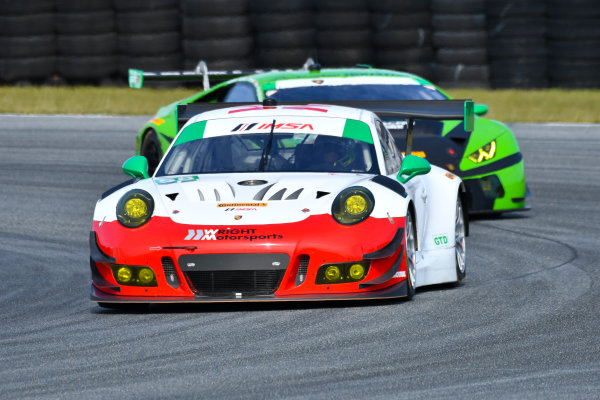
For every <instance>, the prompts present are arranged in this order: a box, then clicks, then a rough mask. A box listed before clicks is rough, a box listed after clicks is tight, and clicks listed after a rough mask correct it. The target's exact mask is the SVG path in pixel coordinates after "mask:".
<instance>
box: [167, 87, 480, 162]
mask: <svg viewBox="0 0 600 400" xmlns="http://www.w3.org/2000/svg"><path fill="white" fill-rule="evenodd" d="M306 104H307V103H306V102H304V103H300V102H280V103H275V102H274V101H273V100H272V99H265V101H264V102H263V104H262V106H263V107H269V106H270V107H272V106H275V105H278V106H296V105H306ZM313 104H328V105H336V106H345V107H353V108H361V109H364V110H369V111H372V112H374V113H375V114H377V115H378V116H379V117H380V118H399V119H406V120H407V123H408V127H407V133H406V150H405V153H406V154H410V153H411V151H412V138H413V127H414V121H415V119H428V120H437V121H447V120H458V121H464V128H465V131H467V132H472V131H473V129H474V124H475V119H474V113H473V101H472V100H374V101H334V102H328V101H324V102H321V101H319V102H314V103H313ZM237 106H259V107H260V106H261V104H257V103H191V104H181V105H178V106H177V122H178V130H180V129H181V128H182V127H183V125H185V123H186V122H187V121H188V120H189V119H190V118H192V117H193V116H195V115H198V114H201V113H203V112H206V111H211V110H217V109H221V108H228V107H237Z"/></svg>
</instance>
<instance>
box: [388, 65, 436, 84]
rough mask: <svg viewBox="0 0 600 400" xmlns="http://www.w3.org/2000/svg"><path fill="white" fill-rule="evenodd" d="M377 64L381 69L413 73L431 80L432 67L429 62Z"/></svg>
mask: <svg viewBox="0 0 600 400" xmlns="http://www.w3.org/2000/svg"><path fill="white" fill-rule="evenodd" d="M377 66H378V67H379V68H383V69H391V70H394V71H403V72H408V73H410V74H415V75H417V76H420V77H422V78H425V79H428V80H430V81H431V80H433V69H432V65H431V63H426V62H419V63H396V64H392V63H381V64H379V63H378V64H377Z"/></svg>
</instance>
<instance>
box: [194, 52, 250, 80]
mask: <svg viewBox="0 0 600 400" xmlns="http://www.w3.org/2000/svg"><path fill="white" fill-rule="evenodd" d="M207 64H208V69H209V70H232V69H251V68H254V66H255V63H254V60H253V59H252V58H251V57H250V56H245V57H242V58H240V57H237V58H219V59H215V60H208V63H207ZM197 65H198V60H196V59H194V60H185V61H184V68H185V69H186V70H192V69H194V68H196V66H197ZM191 85H195V87H197V86H198V85H200V83H199V82H195V83H191Z"/></svg>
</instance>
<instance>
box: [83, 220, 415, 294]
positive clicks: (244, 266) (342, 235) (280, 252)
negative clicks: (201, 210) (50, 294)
mask: <svg viewBox="0 0 600 400" xmlns="http://www.w3.org/2000/svg"><path fill="white" fill-rule="evenodd" d="M403 227H404V218H394V219H388V218H385V219H375V218H369V219H367V220H366V221H364V222H362V223H360V224H358V225H355V226H350V227H348V226H340V225H339V224H337V223H336V222H335V221H333V219H332V218H331V216H329V215H323V216H311V217H309V218H307V220H305V221H301V222H297V223H293V224H284V225H280V226H279V225H260V226H253V227H249V226H243V227H238V228H237V231H236V230H235V229H233V230H232V229H231V227H196V226H194V227H190V226H187V225H186V226H182V225H180V224H174V223H173V222H171V221H170V220H168V219H167V218H162V219H160V218H156V217H155V218H153V220H152V221H150V222H149V223H148V224H146V225H145V226H143V227H141V228H136V229H127V228H123V227H122V226H120V225H119V224H118V223H117V222H115V223H104V224H103V225H102V226H100V224H98V223H97V222H94V230H93V231H92V232H91V234H90V267H91V272H92V274H91V275H92V284H91V299H92V300H93V301H99V302H149V303H154V302H235V301H307V300H357V299H374V298H389V297H402V296H405V295H406V287H405V285H403V283H404V282H405V280H406V265H405V264H404V262H403V260H404V257H403V256H404V248H403V246H402V243H403V240H404V229H403ZM190 230H194V231H200V230H202V231H208V230H211V231H213V232H216V233H215V234H214V235H212V239H214V240H202V238H203V237H204V238H206V236H204V235H195V236H198V237H197V240H190V239H189V238H188V237H189V235H187V237H186V235H185V233H187V232H188V231H190ZM231 232H246V233H248V232H250V233H252V234H251V235H244V234H241V235H237V234H232V233H231ZM156 233H160V234H156ZM181 233H184V235H182V234H181ZM166 237H171V238H172V237H180V239H178V240H177V241H175V240H166V239H165V238H166ZM184 237H185V239H184ZM244 238H245V239H244ZM351 262H364V263H366V265H368V269H367V272H366V275H365V276H364V278H363V279H361V280H360V281H348V282H343V283H335V284H323V283H317V281H316V279H317V272H318V271H319V269H320V268H322V267H323V266H324V265H328V264H335V263H351ZM117 265H119V266H120V265H131V266H142V267H149V268H151V269H152V270H153V271H154V274H155V276H156V285H155V287H144V286H139V285H138V286H128V285H122V284H119V282H117V279H116V277H115V276H114V272H113V270H114V268H113V267H115V266H117Z"/></svg>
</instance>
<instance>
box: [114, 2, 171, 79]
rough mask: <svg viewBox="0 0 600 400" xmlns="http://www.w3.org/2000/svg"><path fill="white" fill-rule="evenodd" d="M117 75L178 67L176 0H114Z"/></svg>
mask: <svg viewBox="0 0 600 400" xmlns="http://www.w3.org/2000/svg"><path fill="white" fill-rule="evenodd" d="M114 9H115V11H116V21H117V24H116V25H117V33H118V48H119V75H120V76H121V77H126V76H127V71H128V69H129V68H135V69H141V70H144V71H172V70H178V69H181V64H182V63H181V35H180V22H179V1H178V0H114Z"/></svg>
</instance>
